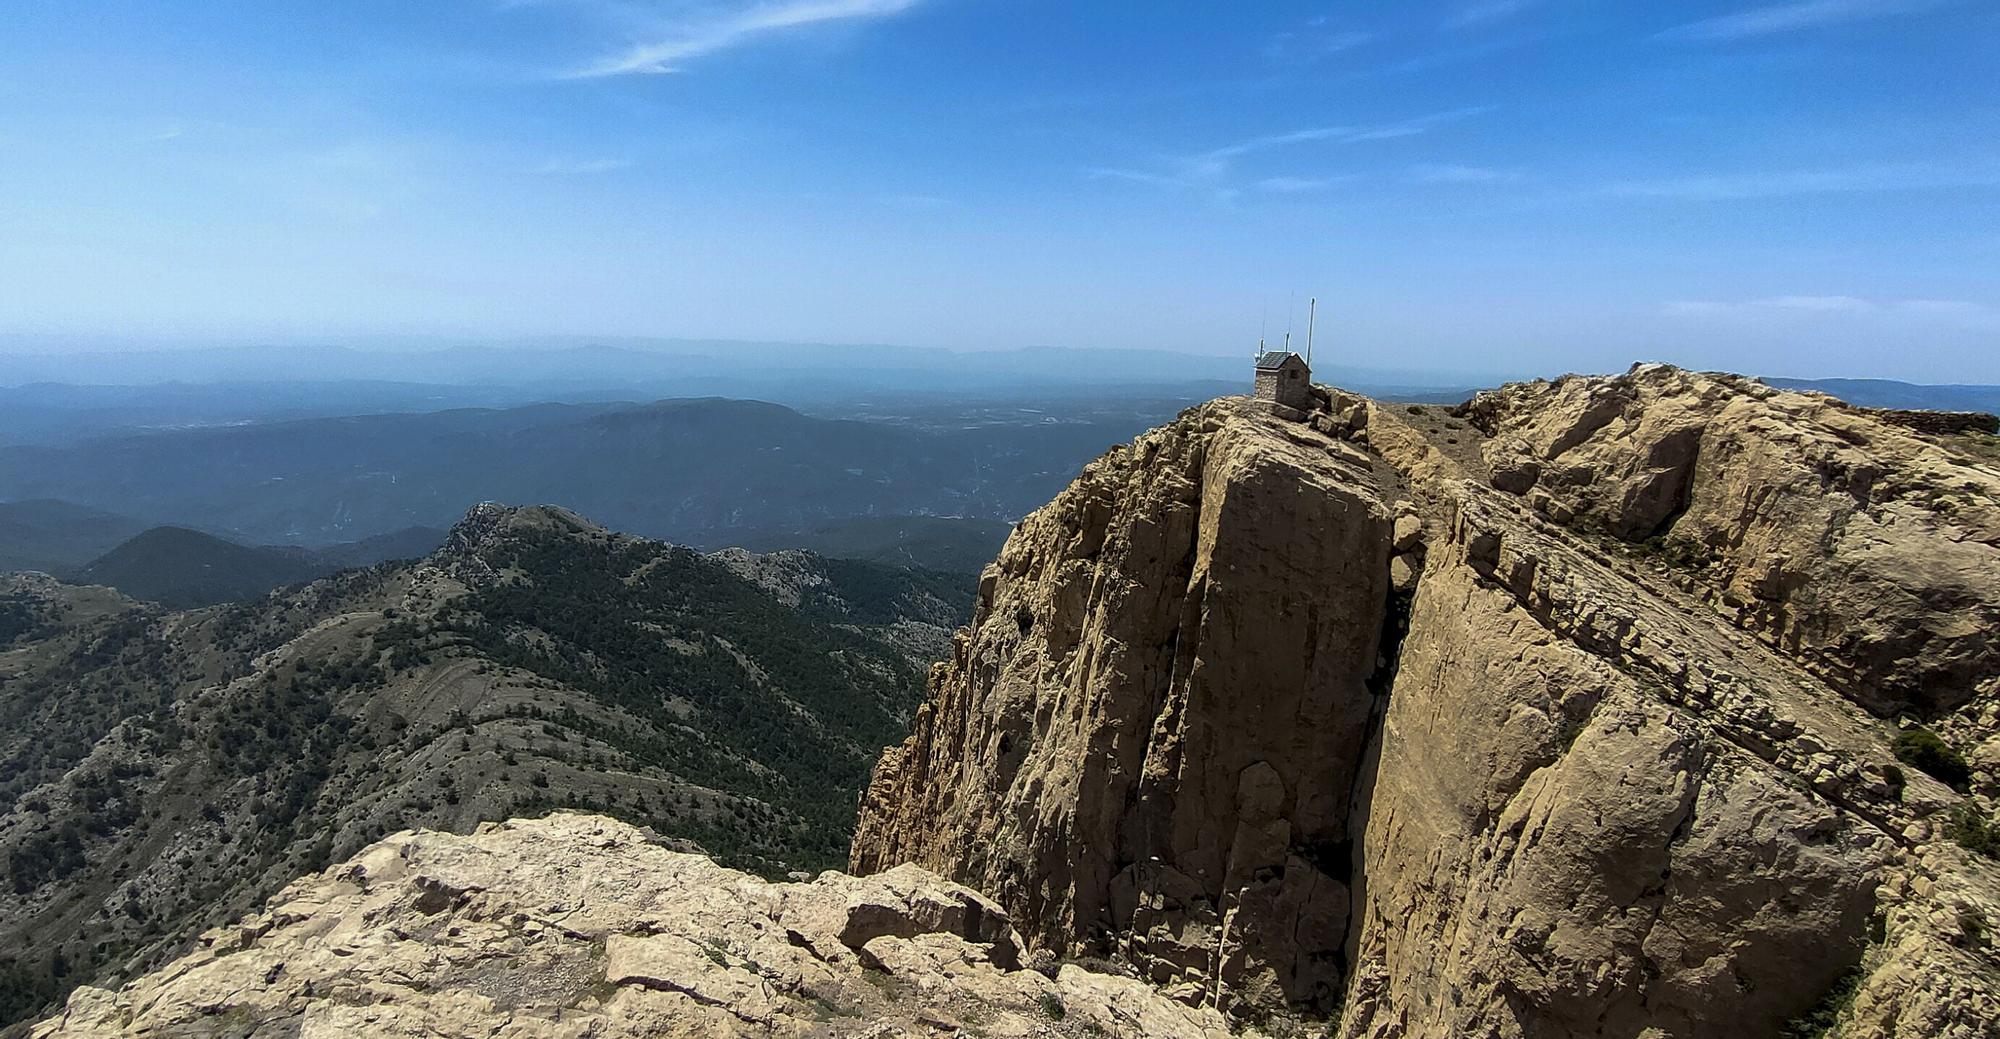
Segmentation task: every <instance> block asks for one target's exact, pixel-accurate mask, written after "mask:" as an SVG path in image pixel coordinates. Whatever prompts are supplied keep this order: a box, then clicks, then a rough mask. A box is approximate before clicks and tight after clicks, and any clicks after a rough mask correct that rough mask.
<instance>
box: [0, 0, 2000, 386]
mask: <svg viewBox="0 0 2000 1039" xmlns="http://www.w3.org/2000/svg"><path fill="white" fill-rule="evenodd" d="M1995 54H2000V5H1996V4H1993V3H1990V2H1967V0H1957V2H1954V0H1804V2H1795V3H1780V4H1776V5H1768V6H1760V5H1757V4H1755V3H1744V2H1742V0H1720V2H1676V3H1672V4H1637V3H1630V2H1613V0H1447V2H1430V3H1422V2H1419V3H1386V2H1384V3H1291V2H1268V3H1259V4H1254V5H1245V4H1219V3H1185V2H1178V3H1177V2H1155V3H1143V4H1141V3H1118V4H1085V3H1056V2H1043V0H764V2H752V3H744V2H741V0H422V2H410V0H393V2H391V0H346V2H342V3H338V4H331V3H323V2H310V3H307V2H297V0H291V2H287V0H256V2H249V0H202V2H179V3H167V2H146V0H122V2H111V0H105V2H91V0H17V2H15V3H13V4H10V5H8V12H7V14H6V15H5V22H4V29H0V332H25V333H56V334H70V333H76V334H85V335H116V336H122V337H156V336H157V337H167V338H171V339H174V340H175V341H186V340H187V339H209V338H214V339H230V340H238V339H246V338H247V339H256V338H287V339H308V340H313V339H333V338H340V337H351V336H358V335H373V334H420V335H437V336H452V337H466V336H471V337H488V336H491V337H513V336H535V335H554V334H563V335H573V334H586V335H619V336H634V335H645V336H694V337H731V338H744V339H787V340H802V341H816V342H882V343H898V344H910V345H940V346H953V347H960V348H974V349H985V348H1000V347H1009V346H1024V345H1052V346H1116V347H1127V346H1133V347H1136V346H1149V347H1161V348H1168V349H1177V350H1187V351H1195V352H1204V353H1236V352H1247V351H1248V350H1249V348H1250V347H1251V345H1252V344H1253V343H1254V341H1255V340H1256V338H1257V336H1258V334H1259V331H1260V329H1263V330H1266V331H1268V332H1269V333H1270V334H1271V335H1272V336H1273V338H1276V337H1277V336H1279V335H1281V334H1282V332H1283V330H1284V328H1285V327H1286V324H1287V320H1288V317H1287V315H1288V313H1290V314H1292V315H1293V316H1292V317H1291V318H1290V321H1291V322H1292V323H1293V324H1294V325H1297V326H1302V325H1303V311H1304V300H1305V298H1306V296H1308V295H1311V294H1317V295H1318V296H1319V297H1320V299H1321V308H1322V317H1323V323H1322V326H1321V327H1322V330H1323V331H1324V332H1326V333H1327V334H1328V335H1329V337H1330V338H1331V340H1332V341H1333V342H1334V343H1335V344H1336V346H1337V348H1338V349H1342V350H1345V351H1348V352H1349V356H1351V357H1353V358H1355V359H1356V360H1357V361H1359V362H1363V363H1370V364H1373V365H1375V366H1378V367H1398V368H1426V369H1435V370H1447V371H1473V372H1480V373H1489V372H1493V373H1502V374H1509V375H1514V374H1553V373H1556V372H1560V371H1564V370H1615V369H1619V368H1622V367H1624V366H1625V365H1626V364H1628V363H1630V362H1631V361H1633V360H1635V359H1640V358H1647V359H1660V360H1670V361H1675V362H1679V363H1684V364H1690V365H1697V366H1702V367H1718V368H1730V369H1737V370H1748V371H1755V372H1760V373H1766V374H1786V375H1808V376H1811V375H1880V376H1889V377H1898V378H1907V379H1913V380H1918V381H1987V382H2000V349H1996V346H2000V68H1996V59H1995V58H1994V55H1995Z"/></svg>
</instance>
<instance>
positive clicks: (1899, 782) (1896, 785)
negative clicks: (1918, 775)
mask: <svg viewBox="0 0 2000 1039" xmlns="http://www.w3.org/2000/svg"><path fill="white" fill-rule="evenodd" d="M1882 782H1884V783H1887V784H1889V796H1890V797H1893V798H1895V799H1896V800H1898V801H1901V800H1902V799H1903V788H1904V787H1907V786H1909V785H1910V779H1909V777H1908V776H1905V775H1903V770H1902V769H1900V768H1897V767H1896V766H1894V765H1884V766H1882Z"/></svg>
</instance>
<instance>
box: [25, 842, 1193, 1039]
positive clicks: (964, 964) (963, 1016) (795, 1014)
mask: <svg viewBox="0 0 2000 1039" xmlns="http://www.w3.org/2000/svg"><path fill="white" fill-rule="evenodd" d="M648 838H649V835H648V834H646V833H645V832H643V831H641V830H638V829H635V828H633V827H631V826H627V825H625V824H622V823H618V822H615V821H613V820H610V819H605V818H601V817H592V816H580V815H560V814H559V815H553V816H550V817H548V818H546V819H540V820H535V821H517V822H510V823H498V824H487V825H484V826H481V827H480V828H479V829H478V830H477V831H476V832H475V833H472V834H470V835H468V836H454V835H451V834H445V833H437V832H432V831H413V832H408V833H400V834H396V835H395V836H392V837H389V838H387V839H385V840H383V841H381V842H379V843H377V844H375V845H373V846H371V847H369V848H368V849H366V850H364V851H363V852H362V853H361V854H359V855H357V856H356V857H355V858H354V859H353V860H352V861H350V862H347V863H345V864H342V865H340V866H336V867H334V868H332V869H329V870H327V871H326V872H324V873H322V874H319V875H317V876H311V877H306V878H303V879H301V880H299V881H298V882H296V883H294V884H292V885H291V886H290V887H288V888H286V889H285V890H284V891H283V892H282V893H281V894H279V895H278V896H277V897H276V898H274V899H272V901H271V902H270V904H269V905H268V906H267V907H266V908H265V909H264V910H263V911H262V912H260V913H257V914H255V915H253V916H250V917H248V918H246V919H244V920H242V921H240V922H239V923H237V924H235V925H232V926H229V927H224V928H220V929H217V930H214V931H210V932H209V933H207V934H205V935H203V936H202V937H201V938H200V940H199V941H198V942H197V948H196V949H195V951H193V952H192V953H190V954H189V955H187V956H186V957H183V958H182V959H181V960H179V961H177V962H176V963H175V964H173V965H172V967H171V968H169V969H168V970H166V971H163V972H161V973H158V974H155V975H152V976H149V977H146V978H142V979H140V980H138V981H136V982H134V983H132V984H130V985H127V986H125V987H123V988H121V989H118V990H115V991H114V990H110V989H101V988H83V989H79V990H78V991H77V992H76V993H75V994H74V995H72V996H71V997H70V1000H69V1005H68V1006H67V1008H65V1009H64V1010H63V1011H62V1012H61V1013H59V1014H57V1015H56V1016H54V1017H52V1018H50V1019H49V1020H48V1021H45V1022H43V1023H42V1024H40V1025H38V1026H37V1027H36V1028H35V1029H34V1030H33V1031H32V1032H31V1034H32V1035H33V1036H34V1037H35V1039H82V1037H86V1036H88V1037H109V1036H159V1035H173V1036H184V1037H217V1039H220V1037H224V1036H231V1037H238V1036H280V1035H283V1036H297V1037H299V1039H323V1037H324V1039H331V1037H336V1036H356V1035H365V1036H382V1037H397V1036H407V1037H411V1039H417V1037H422V1039H446V1037H452V1039H457V1037H464V1039H473V1037H506V1039H530V1037H535V1039H558V1037H562V1039H584V1037H589V1039H617V1037H623V1036H630V1037H635V1039H636V1037H639V1036H647V1037H671V1036H704V1037H723V1036H758V1037H800V1039H804V1037H820V1039H834V1037H842V1036H853V1037H862V1036H866V1037H870V1039H891V1037H898V1036H937V1035H951V1034H961V1035H973V1034H978V1035H987V1036H1048V1037H1056V1036H1107V1035H1108V1036H1131V1037H1139V1036H1147V1037H1159V1039H1224V1037H1225V1036H1228V1035H1229V1034H1230V1032H1229V1029H1228V1026H1227V1023H1226V1022H1225V1021H1224V1020H1223V1019H1222V1017H1221V1015H1219V1014H1217V1013H1215V1012H1214V1011H1212V1010H1202V1009H1197V1008H1190V1007H1186V1006H1183V1005H1181V1004H1178V1003H1174V1002H1173V1001H1171V1000H1168V999H1166V998H1164V997H1163V996H1161V995H1159V994H1158V993H1156V992H1154V991H1153V990H1152V989H1150V988H1148V987H1147V986H1146V985H1145V984H1144V983H1142V982H1140V981H1137V980H1135V979H1131V978H1123V977H1116V976H1111V975H1104V974H1094V973H1091V972H1089V971H1086V970H1083V969H1081V968H1079V967H1077V966H1075V965H1063V966H1061V967H1060V968H1059V969H1058V968H1055V967H1053V966H1050V967H1048V968H1047V969H1046V970H1045V971H1037V970H1031V969H1027V968H1026V967H1024V966H1023V964H1022V963H1021V956H1020V946H1019V941H1018V938H1017V936H1016V935H1015V934H1014V933H1013V930H1012V928H1011V927H1010V926H1009V924H1008V921H1007V918H1006V916H1005V915H1004V914H1003V913H1002V912H1001V911H1000V910H999V907H997V906H996V905H994V904H993V903H992V902H990V901H988V900H987V899H986V898H984V897H983V896H981V895H979V894H977V893H976V892H973V891H971V890H968V889H966V888H963V887H960V886H958V885H956V884H950V883H947V882H945V881H942V880H940V879H938V878H937V877H935V876H933V875H931V874H928V873H925V872H924V871H922V870H920V869H917V868H915V867H912V866H905V867H902V868H899V869H895V870H891V871H889V872H886V873H883V874H880V875H878V876H875V877H869V878H866V879H860V878H854V877H848V876H844V875H842V874H838V873H828V874H825V875H823V876H821V877H820V878H819V879H818V880H815V881H813V882H811V883H796V884H770V883H766V882H764V881H761V880H758V879H757V878H755V877H752V876H750V875H748V874H743V873H737V872H735V871H732V870H727V869H724V868H722V867H720V866H717V865H716V864H715V863H714V862H712V861H711V860H709V859H708V858H707V857H706V856H701V855H689V854H682V853H676V852H672V851H668V850H667V849H665V848H662V847H660V846H658V845H657V844H654V843H652V842H651V841H650V840H649V839H648Z"/></svg>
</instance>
